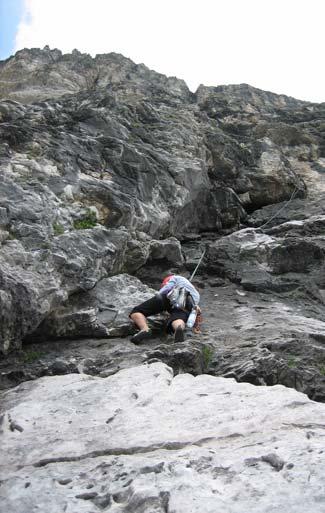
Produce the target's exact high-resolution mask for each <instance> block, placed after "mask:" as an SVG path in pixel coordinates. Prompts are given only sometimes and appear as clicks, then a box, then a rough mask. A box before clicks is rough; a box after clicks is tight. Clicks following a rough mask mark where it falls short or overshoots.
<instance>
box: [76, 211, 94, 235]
mask: <svg viewBox="0 0 325 513" xmlns="http://www.w3.org/2000/svg"><path fill="white" fill-rule="evenodd" d="M96 224H97V216H96V213H95V212H93V211H92V210H90V209H88V212H87V214H86V215H85V216H84V217H83V218H81V219H77V220H76V221H74V223H73V226H74V228H75V229H76V230H87V229H88V228H94V226H96Z"/></svg>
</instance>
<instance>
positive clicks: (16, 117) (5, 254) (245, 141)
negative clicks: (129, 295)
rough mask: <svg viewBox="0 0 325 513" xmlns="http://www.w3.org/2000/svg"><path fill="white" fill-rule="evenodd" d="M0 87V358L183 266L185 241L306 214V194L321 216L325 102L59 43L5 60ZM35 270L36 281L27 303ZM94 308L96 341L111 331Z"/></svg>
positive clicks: (88, 322)
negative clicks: (103, 284)
mask: <svg viewBox="0 0 325 513" xmlns="http://www.w3.org/2000/svg"><path fill="white" fill-rule="evenodd" d="M0 83H1V87H0V178H1V180H0V244H1V251H0V262H4V263H6V265H9V266H10V269H9V271H8V269H7V268H6V269H7V270H6V271H4V269H5V267H2V266H1V273H2V274H3V273H4V272H5V273H7V274H6V276H7V275H8V272H9V274H10V276H11V277H12V279H10V280H9V281H8V279H7V278H6V277H5V276H4V277H3V278H1V282H0V291H1V293H0V297H1V304H2V308H1V331H0V350H1V352H2V353H6V352H8V351H9V350H10V349H14V348H17V347H20V345H21V341H22V340H24V339H25V337H26V336H27V337H29V336H30V335H32V334H33V333H34V331H35V329H37V327H38V326H39V325H40V323H42V322H43V321H44V320H45V319H46V318H47V317H49V323H50V322H51V323H52V326H53V329H52V328H51V329H52V333H55V332H59V329H60V326H58V330H56V328H55V326H54V325H53V322H54V321H53V319H55V318H59V317H60V316H61V309H62V308H63V309H64V308H66V306H67V305H68V306H69V304H70V303H71V301H70V296H72V295H74V294H82V293H84V292H85V293H86V292H87V291H88V290H90V289H91V288H93V287H95V286H96V284H97V283H98V282H99V281H100V280H102V279H105V278H106V277H108V276H112V275H114V274H117V273H120V272H131V273H134V272H137V271H139V269H141V267H143V266H144V265H145V264H146V263H150V264H154V263H155V261H161V262H163V263H164V264H166V265H168V266H170V265H172V266H176V267H180V266H181V265H182V264H183V255H182V254H181V249H180V245H179V243H178V241H177V240H176V241H175V239H173V238H175V237H176V238H177V239H180V240H184V239H186V237H188V236H189V235H191V234H193V233H194V234H196V235H197V234H199V233H202V232H212V233H216V234H218V236H219V234H225V233H229V232H232V231H234V230H236V229H238V228H239V227H240V226H241V225H242V224H243V223H247V222H249V223H250V224H251V225H254V226H257V225H259V224H261V222H264V219H265V216H266V218H268V217H270V216H269V215H268V210H266V211H264V210H263V209H262V212H260V213H259V214H256V216H255V217H253V218H252V219H251V220H250V219H249V218H248V217H249V214H250V212H251V211H252V210H254V209H256V208H257V207H263V206H265V208H266V209H267V208H273V207H268V205H270V204H274V203H277V202H279V201H283V200H287V199H289V198H291V199H292V202H291V204H290V208H291V212H292V213H293V215H295V214H296V213H297V212H300V216H301V211H302V210H301V208H300V207H298V204H299V205H301V202H304V198H305V196H306V193H307V190H308V194H309V199H310V200H311V202H310V201H308V202H305V203H303V205H306V203H308V204H309V203H312V205H313V206H312V209H311V210H312V212H313V214H314V215H319V214H320V213H321V212H320V211H321V208H322V207H321V205H322V201H321V191H325V186H324V184H323V182H322V176H323V175H322V172H323V170H324V169H325V165H324V162H325V160H324V159H325V153H324V151H325V150H324V148H325V143H324V131H323V124H324V117H325V110H324V106H323V105H322V104H320V105H316V104H309V103H307V102H301V101H298V100H294V99H293V98H288V97H285V96H282V95H275V94H272V93H267V92H264V91H260V90H258V89H254V88H253V87H250V86H247V85H243V84H242V85H239V86H220V87H216V88H213V87H204V86H200V88H199V89H198V91H197V92H196V93H195V94H193V93H191V92H190V91H189V89H188V88H187V86H186V84H185V83H184V82H183V81H182V80H178V79H177V78H175V77H165V76H164V75H161V74H159V73H156V72H154V71H151V70H149V69H148V68H146V66H144V65H143V64H139V65H137V64H134V63H133V62H132V61H130V60H129V59H126V58H124V57H123V56H122V55H118V54H107V55H97V56H96V57H95V58H92V57H90V56H89V55H87V54H81V53H80V52H78V51H73V52H72V53H71V54H67V55H62V53H61V52H60V51H59V50H50V49H49V48H48V47H45V48H44V49H43V50H40V49H32V50H26V49H25V50H21V51H20V52H17V54H16V55H15V56H13V57H10V58H9V59H7V60H6V61H2V62H1V63H0ZM321 184H322V185H321ZM297 202H298V203H297ZM299 202H300V203H299ZM294 205H296V207H294ZM303 208H304V209H306V206H304V207H303ZM309 211H310V209H309ZM306 215H307V216H308V215H309V214H306ZM286 220H288V219H286ZM271 226H272V225H271ZM164 239H166V241H165V242H163V240H164ZM288 244H289V242H288ZM290 244H291V243H290ZM290 244H289V245H290ZM315 245H316V246H317V247H316V246H315ZM291 246H292V244H291ZM291 246H290V248H284V247H283V248H282V250H281V251H282V252H283V254H286V253H287V252H288V251H289V252H291ZM313 247H314V249H313V250H310V251H309V252H307V253H308V255H309V254H310V256H311V258H312V260H313V261H314V260H315V259H316V260H317V258H318V255H320V253H319V251H321V250H320V249H319V243H318V242H315V244H314V246H313ZM274 251H275V250H274ZM294 251H296V249H295V250H294ZM297 251H298V250H297ZM301 251H302V252H303V253H305V251H304V249H303V248H302V247H301ZM275 253H276V251H275ZM275 253H274V258H275V260H274V262H273V264H272V265H273V266H275V267H274V268H276V269H277V270H278V271H281V272H284V271H285V269H283V268H282V270H281V266H282V267H283V264H282V263H281V262H279V263H278V264H276V262H275V261H276V260H279V259H281V257H280V256H279V255H276V254H275ZM306 258H307V259H306V261H305V267H306V266H308V265H309V264H308V262H307V260H308V258H309V257H307V256H306ZM8 262H9V263H8ZM27 271H28V273H33V276H34V275H35V278H33V280H32V281H33V284H32V285H26V286H25V287H24V292H23V296H22V297H24V298H25V300H24V301H21V302H20V303H19V300H18V299H17V298H18V297H19V295H20V292H19V290H18V289H19V287H18V288H17V287H16V285H15V283H16V282H19V281H20V280H21V278H20V276H23V275H24V278H23V279H22V282H23V283H26V281H27V282H31V279H30V278H27V277H26V272H27ZM29 276H32V275H29ZM40 281H41V282H42V284H44V289H45V290H47V291H50V292H49V293H48V294H47V295H46V299H45V300H43V298H44V295H43V292H42V290H43V289H42V286H43V285H42V286H41V284H38V283H39V282H40ZM17 301H18V302H17ZM18 303H19V304H18ZM9 305H13V306H12V308H11V307H9ZM9 312H12V313H14V316H12V315H11V314H10V313H9ZM83 312H84V313H80V315H79V314H78V315H79V319H80V322H81V325H82V326H84V327H85V326H86V325H87V326H88V327H90V328H89V329H90V331H89V330H88V328H87V329H86V328H85V332H87V333H88V334H89V333H90V332H91V329H92V328H91V326H94V333H97V334H100V333H104V332H105V329H104V328H102V327H101V326H100V324H96V323H97V321H95V320H94V319H95V318H94V317H93V313H92V312H88V314H87V313H85V310H84V311H83ZM68 315H70V313H69V314H68ZM10 317H14V318H15V319H17V323H16V324H18V325H17V326H15V325H14V324H15V322H16V321H15V320H13V319H10ZM18 319H19V321H18ZM61 319H62V316H61ZM86 319H88V320H86ZM67 320H69V322H70V317H68V318H67ZM53 330H54V331H53ZM72 331H73V330H72ZM81 331H82V330H79V332H81ZM75 332H76V333H77V332H78V329H76V330H75Z"/></svg>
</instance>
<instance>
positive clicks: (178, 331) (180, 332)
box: [174, 326, 185, 342]
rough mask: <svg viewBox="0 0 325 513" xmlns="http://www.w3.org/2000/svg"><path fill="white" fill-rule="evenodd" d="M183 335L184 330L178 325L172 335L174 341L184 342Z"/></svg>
mask: <svg viewBox="0 0 325 513" xmlns="http://www.w3.org/2000/svg"><path fill="white" fill-rule="evenodd" d="M184 340H185V336H184V330H183V328H181V326H178V328H176V330H175V335H174V342H184Z"/></svg>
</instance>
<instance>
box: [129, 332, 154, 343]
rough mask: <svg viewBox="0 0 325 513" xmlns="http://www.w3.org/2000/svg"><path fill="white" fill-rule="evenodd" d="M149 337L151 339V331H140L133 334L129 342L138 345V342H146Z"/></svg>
mask: <svg viewBox="0 0 325 513" xmlns="http://www.w3.org/2000/svg"><path fill="white" fill-rule="evenodd" d="M150 337H151V330H148V331H145V330H141V331H138V332H137V333H135V335H133V336H132V337H131V338H130V340H131V342H133V344H139V343H140V342H142V340H146V339H148V338H150Z"/></svg>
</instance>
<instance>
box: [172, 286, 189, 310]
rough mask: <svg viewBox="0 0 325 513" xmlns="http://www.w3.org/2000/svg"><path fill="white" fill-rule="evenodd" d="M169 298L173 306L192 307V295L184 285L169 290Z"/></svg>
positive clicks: (186, 308)
mask: <svg viewBox="0 0 325 513" xmlns="http://www.w3.org/2000/svg"><path fill="white" fill-rule="evenodd" d="M167 298H168V299H169V302H170V304H171V305H172V307H173V308H179V309H180V310H191V309H192V308H191V305H192V304H193V300H192V296H191V294H190V293H189V292H188V291H187V290H186V289H185V288H184V287H177V286H176V287H173V288H172V290H171V291H170V292H168V294H167ZM189 303H190V304H189Z"/></svg>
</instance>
